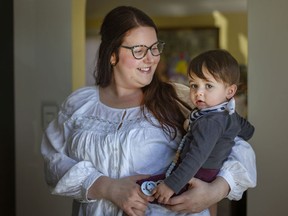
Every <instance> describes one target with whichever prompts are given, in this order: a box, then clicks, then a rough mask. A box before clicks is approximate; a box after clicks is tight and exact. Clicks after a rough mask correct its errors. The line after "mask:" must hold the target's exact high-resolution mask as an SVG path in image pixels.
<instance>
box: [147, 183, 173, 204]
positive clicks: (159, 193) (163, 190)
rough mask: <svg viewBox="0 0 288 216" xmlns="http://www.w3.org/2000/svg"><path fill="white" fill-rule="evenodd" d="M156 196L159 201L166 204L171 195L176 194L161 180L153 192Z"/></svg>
mask: <svg viewBox="0 0 288 216" xmlns="http://www.w3.org/2000/svg"><path fill="white" fill-rule="evenodd" d="M152 194H153V196H154V198H156V199H157V201H158V203H162V204H166V203H167V202H168V200H169V199H170V197H171V196H172V195H173V194H174V191H173V190H171V189H170V188H169V187H168V186H167V185H166V184H165V183H164V182H161V183H160V184H159V185H158V186H157V187H156V188H155V189H154V190H153V192H152Z"/></svg>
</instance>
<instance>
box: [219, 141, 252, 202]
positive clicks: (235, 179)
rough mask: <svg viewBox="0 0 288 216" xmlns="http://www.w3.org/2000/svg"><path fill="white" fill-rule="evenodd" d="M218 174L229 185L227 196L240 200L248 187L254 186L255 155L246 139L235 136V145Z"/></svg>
mask: <svg viewBox="0 0 288 216" xmlns="http://www.w3.org/2000/svg"><path fill="white" fill-rule="evenodd" d="M218 176H222V177H223V178H224V179H225V180H226V181H227V182H228V184H229V186H230V193H229V194H228V196H227V198H228V199H230V200H240V199H241V198H242V195H243V193H244V192H245V191H246V190H247V189H248V188H253V187H255V186H256V182H257V172H256V157H255V153H254V151H253V149H252V147H251V145H249V143H247V142H246V141H244V140H242V139H241V138H239V137H236V138H235V146H234V147H233V148H232V152H231V154H230V155H229V157H228V160H227V161H226V162H225V163H224V164H223V166H222V168H221V171H220V172H219V174H218Z"/></svg>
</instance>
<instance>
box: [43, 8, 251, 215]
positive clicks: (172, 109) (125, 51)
mask: <svg viewBox="0 0 288 216" xmlns="http://www.w3.org/2000/svg"><path fill="white" fill-rule="evenodd" d="M100 34H101V44H100V48H99V55H98V61H97V67H96V72H95V77H96V86H93V87H85V88H82V89H79V90H77V91H75V92H74V93H72V94H71V95H70V96H69V97H68V98H67V99H66V101H65V102H64V103H63V105H62V107H61V110H60V112H59V115H58V118H57V119H56V120H54V121H53V122H51V124H50V125H49V126H48V128H47V130H46V131H45V133H44V136H43V141H42V144H41V151H42V155H43V157H44V160H45V174H46V181H47V184H48V185H49V186H50V187H51V191H52V193H53V194H57V195H62V196H69V197H72V198H74V203H73V215H78V216H82V215H86V216H96V215H97V216H98V215H109V216H110V215H123V214H127V215H131V216H140V215H176V213H175V212H174V211H177V212H178V213H179V212H181V213H183V215H192V213H194V212H199V211H202V210H203V209H206V208H207V207H209V206H210V205H212V204H214V203H216V202H218V201H220V200H221V199H223V198H224V197H226V196H227V194H228V193H229V190H230V193H229V196H231V198H232V199H239V198H240V197H241V195H242V193H243V192H244V191H245V190H246V189H247V188H248V187H252V186H254V185H255V179H252V180H251V176H252V177H253V176H255V167H254V166H253V164H254V163H252V165H250V166H246V164H245V163H243V162H241V160H240V159H241V158H242V157H244V156H243V155H245V156H246V157H247V155H251V157H250V158H249V159H250V161H252V162H254V161H253V160H254V158H253V156H254V155H253V150H252V149H251V148H249V147H248V145H247V146H246V147H245V144H244V145H240V144H239V145H238V148H237V152H240V153H237V154H232V155H231V159H230V160H228V161H227V162H226V163H225V164H224V166H223V168H222V171H221V174H220V175H222V176H220V175H219V177H217V179H216V180H215V181H213V183H211V184H207V183H204V182H202V181H200V180H196V179H194V180H192V181H193V184H192V189H191V190H189V191H187V192H185V193H183V194H182V195H181V196H178V197H175V198H173V199H171V202H170V203H169V206H167V208H165V207H163V206H160V205H155V204H151V203H149V202H150V201H152V200H153V198H151V197H149V196H145V195H144V194H143V193H142V192H141V190H140V186H139V185H138V184H137V183H136V182H137V181H138V180H141V179H144V178H147V177H148V175H152V174H153V175H154V174H157V173H162V172H163V171H165V170H166V168H167V167H168V165H169V163H170V161H171V160H172V158H173V156H174V153H175V150H176V149H177V143H179V140H180V138H181V136H182V135H183V133H184V131H183V128H182V124H183V121H184V120H185V115H184V114H183V113H182V112H181V111H180V109H181V108H182V109H183V107H187V105H186V104H185V103H184V102H182V100H180V98H178V96H177V94H176V91H175V87H174V85H172V84H169V83H165V82H163V81H161V80H160V79H159V78H158V77H157V75H156V74H155V70H156V67H157V64H158V63H159V60H160V54H161V52H162V50H163V46H164V43H163V42H161V41H159V40H158V38H157V28H156V26H155V24H154V22H153V21H152V20H151V19H150V18H149V17H148V16H147V15H146V14H145V13H143V12H142V11H140V10H138V9H136V8H133V7H126V6H121V7H117V8H115V9H113V10H112V11H110V12H109V13H108V14H107V15H106V17H105V19H104V21H103V24H102V26H101V30H100ZM188 92H189V90H188ZM179 94H180V93H179ZM182 94H184V95H186V94H185V93H183V91H182ZM187 96H188V94H187ZM207 136H208V135H207ZM243 146H244V147H243ZM245 148H246V149H247V150H245V151H244V149H245ZM237 158H239V159H237ZM247 169H248V170H247ZM239 171H242V175H241V176H239ZM192 181H191V182H192ZM247 182H248V184H246V183H247ZM185 213H187V214H185ZM177 215H178V214H177ZM198 215H209V212H208V211H207V210H204V211H202V212H201V213H199V214H198Z"/></svg>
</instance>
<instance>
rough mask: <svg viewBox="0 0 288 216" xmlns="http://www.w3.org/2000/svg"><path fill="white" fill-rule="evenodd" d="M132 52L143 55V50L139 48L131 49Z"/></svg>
mask: <svg viewBox="0 0 288 216" xmlns="http://www.w3.org/2000/svg"><path fill="white" fill-rule="evenodd" d="M133 52H134V53H137V54H141V53H143V52H144V49H143V48H141V47H138V48H134V49H133Z"/></svg>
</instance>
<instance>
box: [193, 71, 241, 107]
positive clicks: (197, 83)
mask: <svg viewBox="0 0 288 216" xmlns="http://www.w3.org/2000/svg"><path fill="white" fill-rule="evenodd" d="M203 74H204V75H205V77H206V79H201V78H199V77H197V76H196V75H195V74H193V73H192V74H191V76H189V86H190V99H191V101H192V103H193V104H194V106H195V107H197V108H198V109H204V108H209V107H212V106H216V105H219V104H221V103H224V102H226V101H227V100H228V99H230V98H231V97H233V95H234V93H235V92H233V95H232V96H231V93H232V91H231V87H232V86H234V85H232V86H227V85H226V84H225V83H224V82H221V81H217V80H216V79H215V78H214V77H213V76H212V75H211V74H210V73H209V71H208V70H207V69H206V68H205V67H203ZM236 89H237V87H236Z"/></svg>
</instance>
